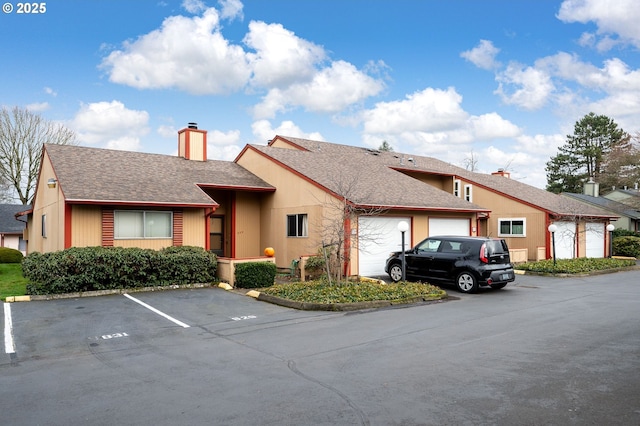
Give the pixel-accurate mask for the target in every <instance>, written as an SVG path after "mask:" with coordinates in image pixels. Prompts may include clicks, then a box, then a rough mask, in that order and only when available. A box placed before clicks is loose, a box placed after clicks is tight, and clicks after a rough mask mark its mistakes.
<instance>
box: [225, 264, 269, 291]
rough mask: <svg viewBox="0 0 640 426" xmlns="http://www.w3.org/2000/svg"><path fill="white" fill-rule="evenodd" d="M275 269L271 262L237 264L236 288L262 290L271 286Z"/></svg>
mask: <svg viewBox="0 0 640 426" xmlns="http://www.w3.org/2000/svg"><path fill="white" fill-rule="evenodd" d="M277 269H278V268H277V267H276V265H275V264H274V263H271V262H247V263H238V264H237V265H236V270H235V275H236V279H235V284H236V287H238V288H264V287H270V286H272V285H273V282H274V280H275V278H276V271H277Z"/></svg>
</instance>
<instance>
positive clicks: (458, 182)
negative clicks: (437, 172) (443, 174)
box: [453, 179, 460, 197]
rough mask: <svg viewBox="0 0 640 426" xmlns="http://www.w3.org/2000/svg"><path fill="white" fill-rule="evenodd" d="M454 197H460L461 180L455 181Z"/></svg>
mask: <svg viewBox="0 0 640 426" xmlns="http://www.w3.org/2000/svg"><path fill="white" fill-rule="evenodd" d="M453 195H455V196H456V197H459V196H460V180H459V179H456V180H454V181H453Z"/></svg>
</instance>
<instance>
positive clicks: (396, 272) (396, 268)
mask: <svg viewBox="0 0 640 426" xmlns="http://www.w3.org/2000/svg"><path fill="white" fill-rule="evenodd" d="M389 278H391V281H393V282H394V283H397V282H398V281H400V280H401V279H402V266H401V265H400V264H399V263H394V264H393V265H391V268H389Z"/></svg>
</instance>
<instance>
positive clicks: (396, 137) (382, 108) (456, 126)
mask: <svg viewBox="0 0 640 426" xmlns="http://www.w3.org/2000/svg"><path fill="white" fill-rule="evenodd" d="M461 103H462V96H460V95H459V94H458V93H457V92H456V90H455V89H453V88H449V89H448V90H446V91H444V90H439V89H433V88H427V89H425V90H423V91H421V92H417V93H414V94H413V95H409V96H407V98H406V99H404V100H402V101H392V102H380V103H378V104H376V106H375V107H374V108H373V109H371V110H368V111H365V112H364V113H363V114H362V117H363V127H364V134H363V142H364V143H365V145H367V146H370V147H374V148H377V147H378V146H380V143H381V142H382V141H383V140H386V141H387V142H388V143H389V144H390V145H391V146H393V147H394V148H395V149H396V150H397V151H398V152H411V153H416V154H419V155H426V156H433V157H437V158H440V159H443V160H445V161H450V162H457V161H459V160H460V152H464V151H465V150H470V149H471V146H472V144H473V143H475V142H482V141H492V140H496V139H506V138H515V137H518V136H519V135H520V134H521V133H522V131H521V129H520V128H519V127H518V126H516V125H515V124H513V123H511V122H510V121H508V120H506V119H504V118H502V117H501V116H500V115H498V114H497V113H488V114H482V115H470V114H469V113H467V112H466V111H464V110H463V109H462V107H461Z"/></svg>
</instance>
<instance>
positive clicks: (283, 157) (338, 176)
mask: <svg viewBox="0 0 640 426" xmlns="http://www.w3.org/2000/svg"><path fill="white" fill-rule="evenodd" d="M287 139H292V138H287ZM311 142H312V141H311ZM251 147H252V148H253V149H255V150H257V151H260V152H261V153H263V154H264V155H266V156H268V157H271V158H272V159H274V160H276V161H277V162H279V163H281V164H283V165H284V166H286V167H288V168H290V169H292V170H295V171H297V172H298V173H300V174H302V175H304V176H305V177H306V178H308V179H309V180H311V181H313V182H315V183H317V184H319V185H321V186H322V187H324V188H326V189H328V190H329V191H332V192H333V193H335V194H338V195H341V196H346V197H347V198H348V199H349V200H350V201H351V202H353V203H354V204H357V205H360V206H372V207H373V206H376V207H389V208H390V207H394V208H411V209H430V210H434V209H436V210H456V211H481V212H488V210H487V209H485V208H482V207H480V206H477V205H475V204H472V203H469V202H467V201H465V200H463V199H460V198H458V197H454V196H453V195H451V194H449V193H447V192H445V191H442V190H439V189H437V188H435V187H432V186H430V185H425V184H423V183H422V182H420V181H418V180H416V179H413V178H411V177H410V176H407V175H405V174H404V173H400V172H398V171H396V170H393V169H391V168H389V167H380V166H381V164H380V163H379V161H378V160H377V159H372V158H371V156H369V155H367V154H366V153H365V152H361V151H359V150H354V149H352V147H347V146H345V145H333V144H331V145H329V144H325V145H323V148H321V149H319V150H314V151H305V150H298V149H286V148H275V147H272V146H261V145H251Z"/></svg>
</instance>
